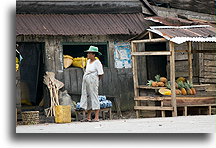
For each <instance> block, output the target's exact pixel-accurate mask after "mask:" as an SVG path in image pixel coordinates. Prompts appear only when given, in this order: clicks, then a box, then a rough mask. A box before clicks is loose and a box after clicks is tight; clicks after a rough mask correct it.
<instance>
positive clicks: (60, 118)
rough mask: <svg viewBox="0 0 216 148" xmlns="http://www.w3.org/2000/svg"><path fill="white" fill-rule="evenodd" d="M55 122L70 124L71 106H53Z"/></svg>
mask: <svg viewBox="0 0 216 148" xmlns="http://www.w3.org/2000/svg"><path fill="white" fill-rule="evenodd" d="M55 122H56V123H70V122H71V106H70V105H57V106H55Z"/></svg>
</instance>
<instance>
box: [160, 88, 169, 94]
mask: <svg viewBox="0 0 216 148" xmlns="http://www.w3.org/2000/svg"><path fill="white" fill-rule="evenodd" d="M159 93H160V94H162V95H171V90H169V89H166V88H160V89H159Z"/></svg>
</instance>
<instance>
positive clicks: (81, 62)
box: [72, 57, 87, 68]
mask: <svg viewBox="0 0 216 148" xmlns="http://www.w3.org/2000/svg"><path fill="white" fill-rule="evenodd" d="M86 62H87V58H84V57H78V58H74V59H73V63H72V66H74V67H79V68H84V67H85V66H86Z"/></svg>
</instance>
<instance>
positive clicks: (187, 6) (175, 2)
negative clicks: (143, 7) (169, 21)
mask: <svg viewBox="0 0 216 148" xmlns="http://www.w3.org/2000/svg"><path fill="white" fill-rule="evenodd" d="M155 1H156V2H158V3H169V6H170V7H171V8H177V9H183V10H190V11H196V12H200V13H207V14H212V15H214V14H215V1H214V0H155Z"/></svg>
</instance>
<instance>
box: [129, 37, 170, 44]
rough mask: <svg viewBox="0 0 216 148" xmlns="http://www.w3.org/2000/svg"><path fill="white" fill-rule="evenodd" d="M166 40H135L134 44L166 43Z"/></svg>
mask: <svg viewBox="0 0 216 148" xmlns="http://www.w3.org/2000/svg"><path fill="white" fill-rule="evenodd" d="M166 41H167V40H166V39H165V38H156V39H145V40H134V41H132V43H148V42H166Z"/></svg>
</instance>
